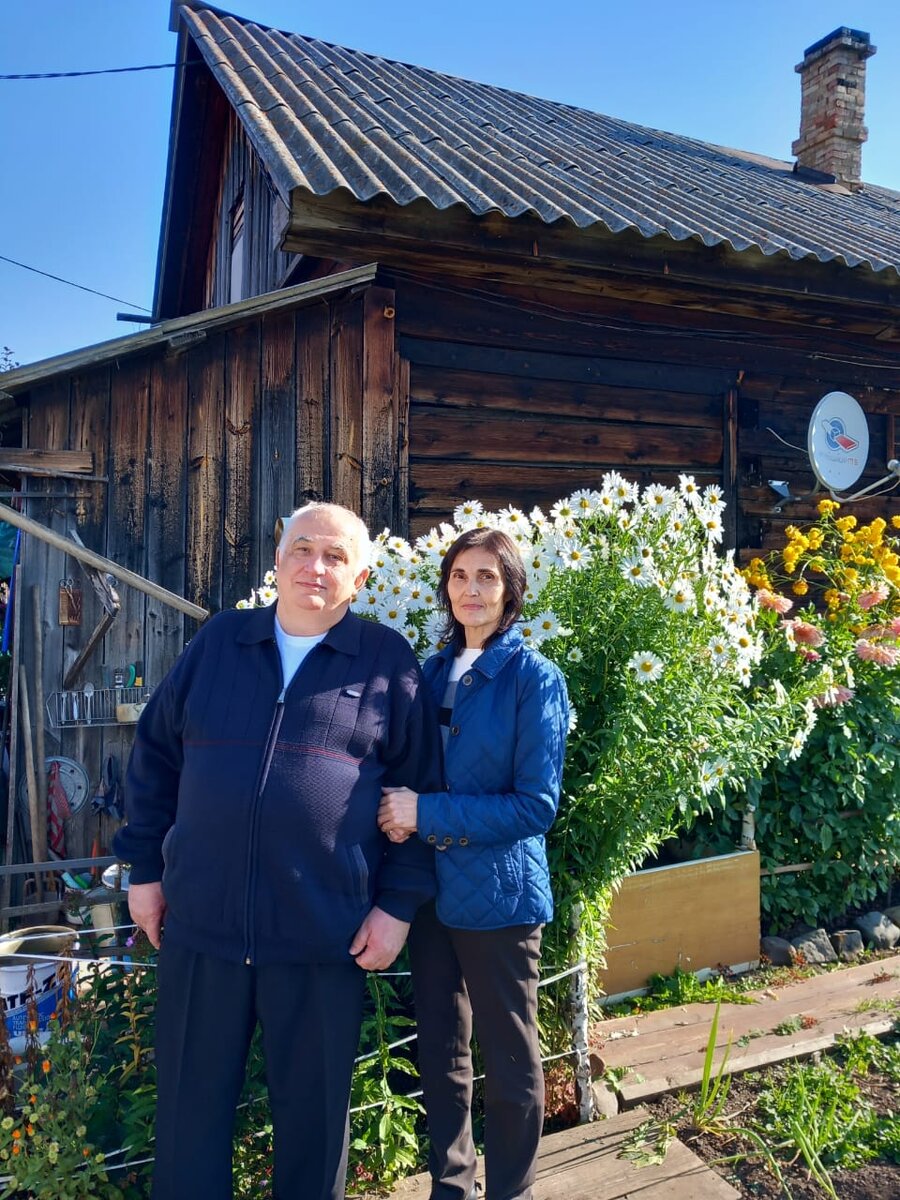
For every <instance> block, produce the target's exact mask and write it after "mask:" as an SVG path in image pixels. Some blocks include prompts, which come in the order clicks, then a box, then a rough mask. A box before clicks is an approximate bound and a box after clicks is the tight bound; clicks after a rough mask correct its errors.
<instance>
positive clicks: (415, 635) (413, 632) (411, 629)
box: [401, 625, 419, 650]
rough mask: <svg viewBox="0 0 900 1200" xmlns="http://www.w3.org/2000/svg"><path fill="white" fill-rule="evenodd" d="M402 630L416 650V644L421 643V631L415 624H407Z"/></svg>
mask: <svg viewBox="0 0 900 1200" xmlns="http://www.w3.org/2000/svg"><path fill="white" fill-rule="evenodd" d="M401 632H402V634H403V636H404V637H405V638H406V640H407V641H408V642H409V644H410V645H411V646H412V648H413V649H414V650H415V648H416V646H417V645H418V644H419V631H418V629H416V627H415V625H405V626H404V627H403V629H402V630H401Z"/></svg>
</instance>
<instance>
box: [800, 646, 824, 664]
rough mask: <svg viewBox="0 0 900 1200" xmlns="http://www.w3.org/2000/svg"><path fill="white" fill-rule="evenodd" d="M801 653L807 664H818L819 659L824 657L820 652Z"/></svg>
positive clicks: (804, 650) (802, 651) (805, 651)
mask: <svg viewBox="0 0 900 1200" xmlns="http://www.w3.org/2000/svg"><path fill="white" fill-rule="evenodd" d="M800 653H801V654H802V655H803V657H804V658H805V659H806V661H807V662H818V661H819V659H820V658H821V657H822V655H821V654H820V653H819V652H818V650H806V649H803V650H801V651H800Z"/></svg>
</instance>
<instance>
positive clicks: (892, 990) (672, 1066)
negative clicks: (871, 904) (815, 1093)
mask: <svg viewBox="0 0 900 1200" xmlns="http://www.w3.org/2000/svg"><path fill="white" fill-rule="evenodd" d="M749 994H750V995H752V996H753V997H754V1001H755V1002H754V1003H753V1004H723V1005H722V1010H721V1015H720V1017H719V1036H718V1050H717V1053H716V1058H715V1069H718V1066H719V1064H720V1062H721V1060H722V1055H723V1054H724V1050H725V1047H726V1046H727V1045H728V1042H729V1039H730V1040H731V1048H730V1051H729V1055H728V1063H727V1066H726V1070H727V1071H728V1072H730V1073H734V1074H736V1073H738V1072H741V1071H748V1070H753V1069H755V1068H757V1067H762V1066H766V1065H769V1064H771V1063H776V1062H781V1061H784V1060H785V1059H789V1058H799V1057H803V1056H805V1055H809V1054H812V1053H813V1052H814V1051H816V1050H825V1049H827V1048H828V1047H830V1046H832V1045H834V1042H835V1039H836V1038H837V1037H838V1035H839V1034H841V1033H845V1032H858V1031H862V1030H865V1031H867V1032H868V1033H872V1034H880V1033H886V1032H887V1031H888V1030H889V1029H891V1028H892V1027H893V1026H894V1024H895V1022H896V1020H897V1018H898V1016H900V955H894V956H891V957H888V958H883V959H880V960H879V961H877V962H869V963H865V964H863V965H861V966H858V967H845V968H843V969H841V970H840V971H834V972H832V973H830V974H827V975H816V976H814V977H812V978H810V979H803V980H799V981H798V982H796V983H791V984H788V985H786V986H784V987H779V988H777V989H775V990H764V991H760V992H751V993H749ZM713 1011H714V1009H713V1006H712V1005H711V1004H687V1005H683V1006H681V1007H679V1008H668V1009H660V1010H658V1011H657V1012H650V1013H643V1014H639V1015H637V1016H631V1017H617V1018H615V1019H614V1020H611V1021H601V1022H598V1023H597V1024H595V1025H593V1026H592V1029H591V1044H592V1050H593V1051H594V1053H595V1054H596V1056H597V1057H598V1058H599V1059H600V1061H601V1063H602V1065H603V1066H605V1067H608V1068H609V1067H625V1068H628V1070H629V1074H628V1075H627V1076H626V1077H625V1078H624V1079H623V1081H622V1083H621V1084H620V1085H619V1087H618V1089H617V1090H618V1093H619V1098H620V1104H621V1105H622V1106H624V1107H625V1108H628V1107H630V1106H631V1105H634V1104H639V1103H640V1102H641V1101H642V1100H648V1099H651V1098H652V1097H654V1096H659V1095H661V1094H662V1093H664V1092H671V1091H676V1090H679V1089H681V1088H689V1087H691V1086H694V1085H696V1084H697V1083H699V1081H700V1079H701V1076H702V1073H703V1058H704V1055H705V1053H706V1045H707V1040H708V1038H709V1030H710V1024H711V1021H712V1017H713ZM785 1023H787V1025H788V1026H791V1027H792V1026H795V1025H798V1026H799V1027H797V1028H791V1031H790V1032H786V1033H783V1034H778V1033H775V1032H774V1031H775V1029H776V1027H778V1026H784V1025H785Z"/></svg>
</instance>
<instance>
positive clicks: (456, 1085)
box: [409, 905, 544, 1200]
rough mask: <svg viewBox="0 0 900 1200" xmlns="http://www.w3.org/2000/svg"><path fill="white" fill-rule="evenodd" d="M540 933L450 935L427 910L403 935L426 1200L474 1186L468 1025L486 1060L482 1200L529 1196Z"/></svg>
mask: <svg viewBox="0 0 900 1200" xmlns="http://www.w3.org/2000/svg"><path fill="white" fill-rule="evenodd" d="M540 948H541V927H540V926H539V925H515V926H511V927H509V928H508V929H491V930H483V931H482V930H468V929H449V928H447V926H445V925H442V924H441V923H440V921H439V920H438V919H437V915H436V914H435V911H434V906H433V905H428V906H427V907H426V908H423V909H421V910H420V912H419V914H418V916H417V917H416V919H415V921H414V922H413V925H412V929H411V930H410V937H409V951H410V959H411V962H412V975H413V990H414V994H415V1001H416V1021H417V1025H418V1033H419V1037H418V1048H419V1069H420V1071H421V1075H422V1087H423V1090H424V1093H425V1108H426V1112H427V1116H428V1132H429V1135H430V1139H431V1148H430V1151H429V1158H428V1166H429V1170H430V1171H431V1177H432V1181H433V1182H432V1188H431V1196H432V1200H464V1197H467V1196H468V1195H469V1192H470V1191H471V1189H472V1186H473V1184H474V1181H475V1144H474V1141H473V1139H472V1116H471V1104H472V1051H471V1040H472V1027H473V1018H474V1027H475V1032H476V1033H477V1035H478V1045H479V1047H480V1049H481V1055H482V1058H483V1059H484V1067H485V1083H484V1113H485V1130H484V1158H485V1179H486V1183H487V1200H531V1194H532V1193H531V1188H532V1184H533V1183H534V1176H535V1170H536V1163H537V1152H538V1143H539V1141H540V1137H541V1129H542V1126H543V1120H544V1074H543V1070H542V1068H541V1054H540V1047H539V1045H538V1033H537V984H538V965H539V962H540Z"/></svg>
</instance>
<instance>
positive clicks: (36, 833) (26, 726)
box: [19, 666, 47, 904]
mask: <svg viewBox="0 0 900 1200" xmlns="http://www.w3.org/2000/svg"><path fill="white" fill-rule="evenodd" d="M19 690H20V692H21V700H22V737H23V739H24V742H25V781H26V783H27V785H28V815H29V817H30V819H31V857H32V858H33V859H34V860H35V861H38V859H39V858H41V856H45V855H46V853H47V848H46V846H42V845H41V818H40V813H39V812H38V804H39V801H38V789H37V778H36V776H35V770H34V745H33V743H32V740H31V712H30V710H29V706H28V677H27V676H26V674H25V667H24V666H20V667H19ZM34 882H35V887H36V893H37V900H38V903H39V904H40V902H41V901H42V900H43V898H44V883H43V880H42V879H41V874H40V871H38V872H37V873H36V874H35V877H34Z"/></svg>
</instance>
